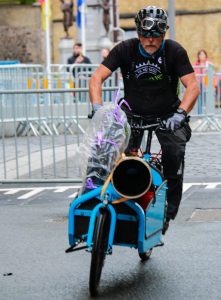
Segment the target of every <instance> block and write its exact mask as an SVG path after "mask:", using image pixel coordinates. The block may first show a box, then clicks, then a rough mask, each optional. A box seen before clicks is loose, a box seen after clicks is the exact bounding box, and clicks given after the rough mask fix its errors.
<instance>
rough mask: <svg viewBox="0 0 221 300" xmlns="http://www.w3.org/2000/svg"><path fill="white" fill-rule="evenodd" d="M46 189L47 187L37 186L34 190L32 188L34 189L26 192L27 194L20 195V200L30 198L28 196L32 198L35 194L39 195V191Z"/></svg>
mask: <svg viewBox="0 0 221 300" xmlns="http://www.w3.org/2000/svg"><path fill="white" fill-rule="evenodd" d="M45 190H46V189H44V188H35V189H34V190H32V191H30V192H28V193H26V194H24V195H22V196H20V197H18V199H19V200H24V199H28V198H31V197H33V196H35V195H37V194H39V193H41V192H43V191H45Z"/></svg>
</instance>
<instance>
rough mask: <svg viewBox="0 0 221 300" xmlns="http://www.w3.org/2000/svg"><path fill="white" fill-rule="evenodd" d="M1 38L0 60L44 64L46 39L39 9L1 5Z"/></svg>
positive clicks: (27, 6)
mask: <svg viewBox="0 0 221 300" xmlns="http://www.w3.org/2000/svg"><path fill="white" fill-rule="evenodd" d="M0 36H1V39H0V60H19V61H20V62H22V63H35V64H39V63H40V64H42V63H44V57H45V55H44V50H43V49H44V38H43V32H42V29H41V10H40V8H39V7H34V6H31V5H30V6H29V5H26V6H20V5H13V6H12V5H1V9H0Z"/></svg>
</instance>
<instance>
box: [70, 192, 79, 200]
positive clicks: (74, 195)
mask: <svg viewBox="0 0 221 300" xmlns="http://www.w3.org/2000/svg"><path fill="white" fill-rule="evenodd" d="M76 196H77V192H75V193H74V194H72V195H70V196H68V198H72V199H74V198H75V197H76Z"/></svg>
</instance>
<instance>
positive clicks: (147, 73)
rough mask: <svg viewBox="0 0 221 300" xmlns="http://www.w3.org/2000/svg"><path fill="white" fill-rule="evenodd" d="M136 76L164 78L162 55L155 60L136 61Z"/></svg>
mask: <svg viewBox="0 0 221 300" xmlns="http://www.w3.org/2000/svg"><path fill="white" fill-rule="evenodd" d="M134 76H135V78H137V79H139V78H147V79H148V80H150V81H158V80H162V79H163V74H162V57H158V58H157V59H155V60H147V61H140V62H135V65H134Z"/></svg>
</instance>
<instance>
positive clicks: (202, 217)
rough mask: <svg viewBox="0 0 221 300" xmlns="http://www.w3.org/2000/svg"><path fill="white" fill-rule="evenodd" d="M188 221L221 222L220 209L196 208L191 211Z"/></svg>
mask: <svg viewBox="0 0 221 300" xmlns="http://www.w3.org/2000/svg"><path fill="white" fill-rule="evenodd" d="M189 221H190V222H221V209H220V208H209V209H200V208H197V209H195V210H194V212H193V213H192V215H191V217H190V219H189Z"/></svg>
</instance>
